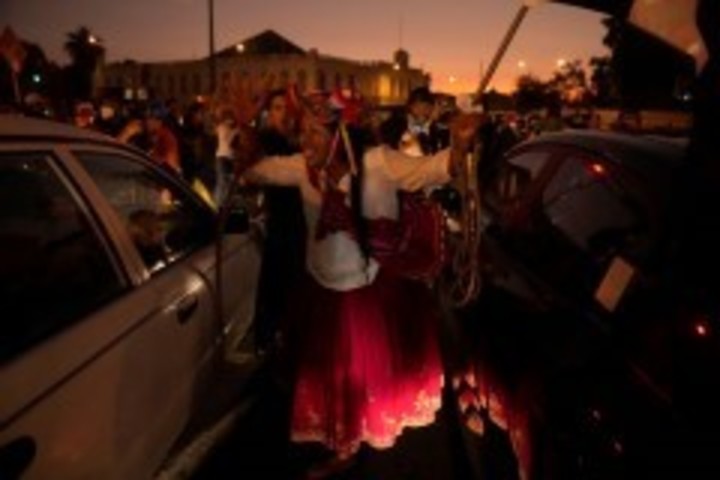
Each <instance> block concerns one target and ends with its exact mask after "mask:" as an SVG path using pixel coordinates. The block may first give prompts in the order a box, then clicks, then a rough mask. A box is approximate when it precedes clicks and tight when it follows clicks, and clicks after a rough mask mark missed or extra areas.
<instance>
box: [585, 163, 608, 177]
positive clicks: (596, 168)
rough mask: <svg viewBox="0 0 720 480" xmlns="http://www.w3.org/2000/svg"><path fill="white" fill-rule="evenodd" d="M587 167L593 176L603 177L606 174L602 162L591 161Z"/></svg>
mask: <svg viewBox="0 0 720 480" xmlns="http://www.w3.org/2000/svg"><path fill="white" fill-rule="evenodd" d="M588 169H589V170H590V174H591V175H592V176H594V177H598V178H603V177H606V176H607V169H606V168H605V166H604V165H603V164H602V163H599V162H592V163H590V164H589V165H588Z"/></svg>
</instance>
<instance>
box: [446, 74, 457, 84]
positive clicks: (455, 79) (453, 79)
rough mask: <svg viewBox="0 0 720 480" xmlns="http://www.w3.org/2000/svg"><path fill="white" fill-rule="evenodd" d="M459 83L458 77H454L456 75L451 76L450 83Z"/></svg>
mask: <svg viewBox="0 0 720 480" xmlns="http://www.w3.org/2000/svg"><path fill="white" fill-rule="evenodd" d="M457 81H458V79H457V77H456V76H454V75H450V76H449V77H448V82H450V83H457Z"/></svg>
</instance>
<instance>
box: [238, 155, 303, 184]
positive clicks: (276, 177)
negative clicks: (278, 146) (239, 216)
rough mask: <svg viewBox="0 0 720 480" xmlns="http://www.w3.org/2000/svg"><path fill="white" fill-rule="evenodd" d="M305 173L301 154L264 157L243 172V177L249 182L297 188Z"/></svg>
mask: <svg viewBox="0 0 720 480" xmlns="http://www.w3.org/2000/svg"><path fill="white" fill-rule="evenodd" d="M304 175H306V173H305V158H304V157H303V156H302V154H300V153H297V154H295V155H288V156H280V157H265V158H263V159H262V160H260V161H259V162H258V163H256V164H254V165H253V166H251V167H250V168H248V169H247V170H245V172H244V174H243V177H244V178H245V179H247V180H248V181H250V182H254V183H263V184H269V185H280V186H288V187H291V186H298V185H300V182H301V181H302V178H303V176H304Z"/></svg>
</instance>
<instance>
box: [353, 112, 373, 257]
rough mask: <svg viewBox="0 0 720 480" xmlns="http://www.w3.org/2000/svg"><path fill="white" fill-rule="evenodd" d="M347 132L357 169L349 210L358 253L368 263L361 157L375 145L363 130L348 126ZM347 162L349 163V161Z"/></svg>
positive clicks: (368, 239) (367, 228) (367, 233)
mask: <svg viewBox="0 0 720 480" xmlns="http://www.w3.org/2000/svg"><path fill="white" fill-rule="evenodd" d="M347 131H348V137H349V138H350V146H351V148H352V152H353V155H354V156H355V164H356V167H357V174H356V175H352V176H351V182H350V209H351V212H352V217H353V223H354V226H355V231H356V232H357V242H358V245H359V247H360V252H361V253H362V255H363V257H364V258H365V262H366V263H367V262H369V261H370V255H371V254H372V248H371V246H370V231H369V225H368V222H367V218H365V215H364V213H363V184H364V179H365V162H364V158H363V157H364V156H365V152H366V151H367V150H368V149H369V148H370V147H372V146H375V145H376V142H375V137H374V136H373V135H372V134H371V133H370V131H368V130H367V129H365V128H362V127H357V126H348V127H347ZM347 160H348V162H349V159H347Z"/></svg>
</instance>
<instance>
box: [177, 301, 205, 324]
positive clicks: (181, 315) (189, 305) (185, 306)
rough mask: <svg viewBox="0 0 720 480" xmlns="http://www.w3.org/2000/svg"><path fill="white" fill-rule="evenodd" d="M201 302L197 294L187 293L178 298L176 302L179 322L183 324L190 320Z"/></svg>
mask: <svg viewBox="0 0 720 480" xmlns="http://www.w3.org/2000/svg"><path fill="white" fill-rule="evenodd" d="M199 304H200V300H199V299H198V296H197V295H195V294H190V295H187V296H185V297H183V298H181V299H180V300H178V301H177V303H176V304H175V314H176V315H177V320H178V322H180V323H181V324H183V323H187V322H188V321H190V320H191V319H192V316H193V314H194V313H195V311H196V310H197V308H198V305H199Z"/></svg>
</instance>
